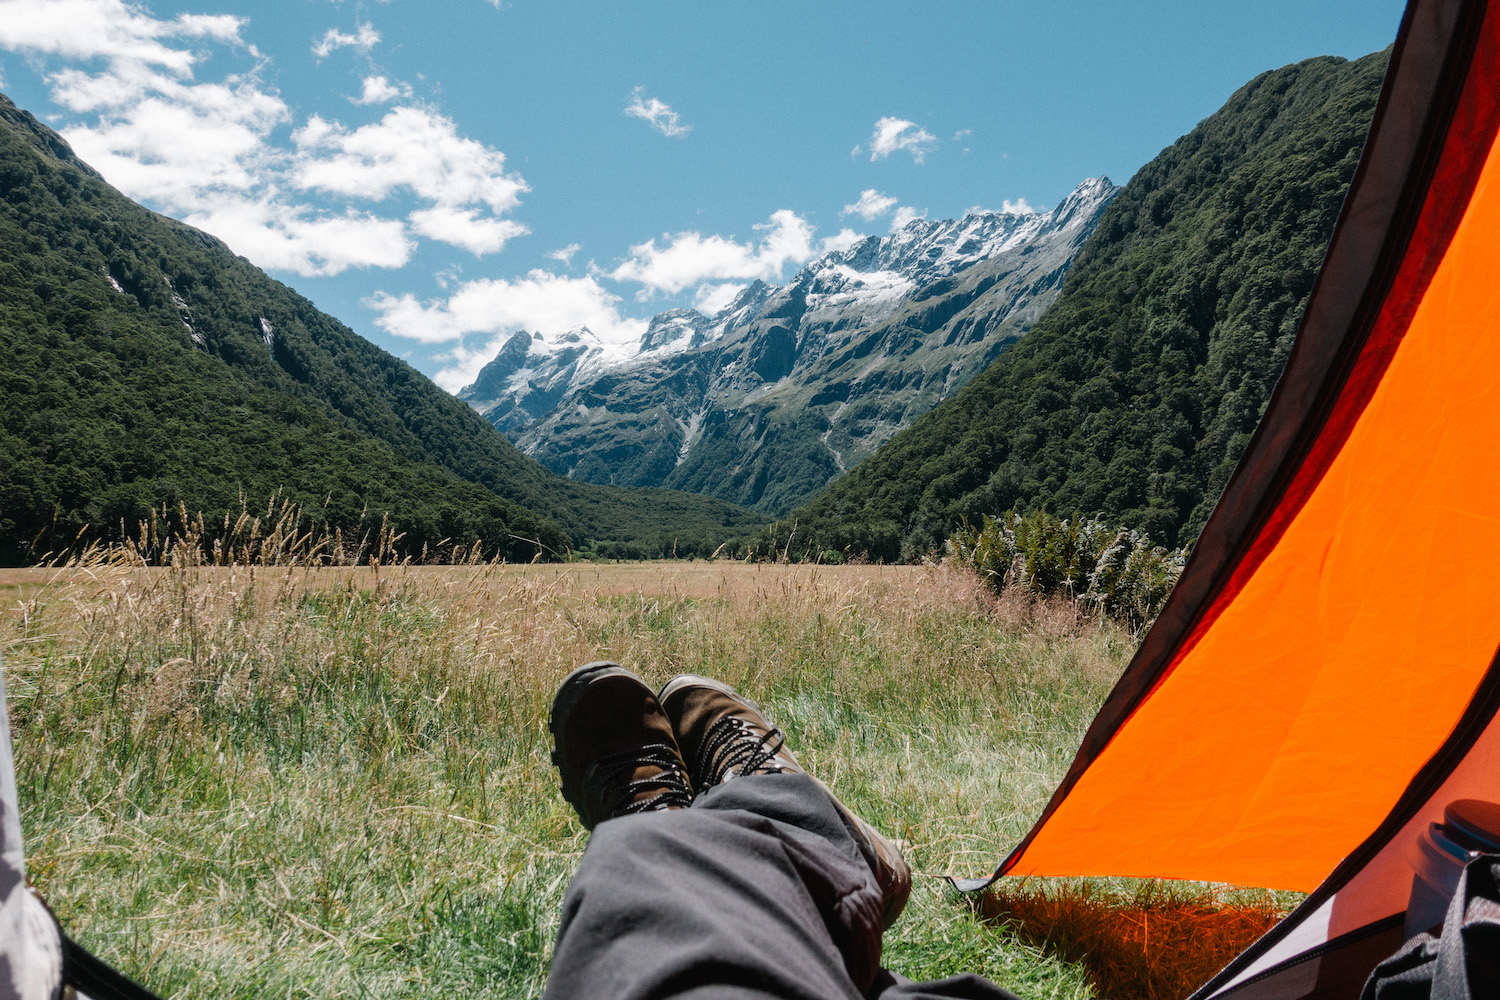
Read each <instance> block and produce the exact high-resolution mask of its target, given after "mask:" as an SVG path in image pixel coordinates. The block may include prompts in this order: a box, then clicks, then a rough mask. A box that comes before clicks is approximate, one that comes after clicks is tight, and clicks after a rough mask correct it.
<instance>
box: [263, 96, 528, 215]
mask: <svg viewBox="0 0 1500 1000" xmlns="http://www.w3.org/2000/svg"><path fill="white" fill-rule="evenodd" d="M292 141H293V142H294V143H296V145H297V150H298V161H297V165H296V169H295V171H294V177H295V179H296V182H297V184H298V185H299V186H301V187H305V188H310V189H313V190H317V191H323V192H327V193H331V194H341V195H346V196H350V197H361V198H373V199H375V200H376V201H380V200H383V199H385V198H387V197H389V196H390V195H392V194H393V193H395V192H397V191H399V190H403V189H404V190H409V191H410V192H412V193H413V194H415V195H417V196H418V197H420V198H424V199H427V200H430V201H432V202H435V203H436V204H438V205H441V206H459V205H470V204H474V203H476V202H483V203H484V204H486V205H488V206H489V207H490V208H491V209H492V210H494V211H496V212H504V211H507V210H509V209H512V208H515V207H516V206H517V205H519V204H520V202H521V198H520V196H521V195H522V194H523V193H524V192H526V191H530V190H531V189H530V188H529V187H527V185H526V182H525V181H524V180H522V179H521V178H520V176H519V175H517V174H507V173H505V154H504V153H502V152H500V151H499V150H498V149H492V148H490V147H489V146H486V145H484V144H483V143H481V142H477V141H475V140H473V139H466V138H464V137H463V136H461V135H459V134H458V128H457V126H455V125H454V123H453V121H452V120H451V119H449V118H446V117H444V116H443V115H440V114H437V113H436V112H433V111H429V110H427V109H424V108H413V107H398V108H392V109H391V110H390V111H387V112H386V114H385V117H384V118H382V119H381V120H380V121H378V122H372V123H371V124H369V125H363V126H361V127H359V128H357V129H354V130H353V131H350V130H347V129H345V128H344V127H343V126H342V125H340V124H339V123H338V122H330V121H327V120H325V119H323V118H322V117H320V116H318V115H313V116H312V117H311V118H309V119H308V121H307V124H306V125H304V126H303V127H302V128H300V129H298V130H297V131H296V132H295V133H293V135H292Z"/></svg>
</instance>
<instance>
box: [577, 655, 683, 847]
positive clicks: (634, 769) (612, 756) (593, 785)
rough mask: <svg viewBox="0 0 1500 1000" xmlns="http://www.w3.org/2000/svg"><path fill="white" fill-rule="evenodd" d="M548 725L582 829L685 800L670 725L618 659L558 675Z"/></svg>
mask: <svg viewBox="0 0 1500 1000" xmlns="http://www.w3.org/2000/svg"><path fill="white" fill-rule="evenodd" d="M548 728H549V729H551V731H552V740H553V750H552V763H554V764H556V765H557V769H558V771H560V772H561V773H562V793H563V798H565V799H567V800H568V802H569V803H571V804H572V806H573V808H574V809H575V810H576V811H577V813H578V818H579V819H580V820H582V821H583V825H584V826H585V827H587V828H588V829H590V830H592V829H593V828H594V827H595V826H597V825H598V824H600V823H602V822H604V821H605V820H607V819H614V818H615V817H616V816H626V815H629V814H632V813H639V812H649V811H652V810H655V809H683V808H686V807H687V806H689V805H692V802H693V789H692V786H691V785H690V784H688V778H687V767H686V765H685V764H684V763H683V760H682V751H681V750H679V749H678V747H677V740H676V738H675V737H674V736H673V735H672V724H671V723H670V722H668V721H667V717H666V716H665V715H664V714H663V713H662V710H661V705H660V703H658V702H657V700H656V696H655V695H654V694H652V693H651V689H650V688H648V687H647V686H646V685H645V683H644V682H643V681H642V680H641V679H640V678H639V677H637V676H636V675H635V674H633V673H631V672H630V671H629V670H626V669H625V668H624V667H622V666H620V665H619V664H618V663H606V662H603V661H600V662H597V663H586V664H584V665H583V666H581V667H579V668H578V669H577V670H574V671H573V672H572V673H571V674H569V675H568V676H567V677H566V678H564V679H563V682H562V684H561V685H560V686H559V687H558V689H557V695H556V696H555V697H554V698H553V699H552V715H551V718H550V719H549V721H548Z"/></svg>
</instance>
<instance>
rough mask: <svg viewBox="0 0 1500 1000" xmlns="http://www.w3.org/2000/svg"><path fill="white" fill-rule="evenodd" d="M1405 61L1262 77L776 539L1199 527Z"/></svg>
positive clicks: (1329, 64) (919, 545)
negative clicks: (1383, 93)
mask: <svg viewBox="0 0 1500 1000" xmlns="http://www.w3.org/2000/svg"><path fill="white" fill-rule="evenodd" d="M1388 55H1389V53H1388V52H1384V53H1375V54H1373V55H1369V56H1366V57H1364V58H1362V59H1358V60H1354V61H1346V60H1343V59H1337V58H1319V59H1310V60H1308V61H1306V62H1303V63H1298V64H1296V65H1293V66H1287V67H1284V68H1282V69H1279V70H1275V71H1273V72H1269V73H1264V74H1262V75H1260V76H1258V77H1256V78H1255V79H1254V80H1252V81H1251V82H1250V83H1248V84H1246V85H1245V86H1244V87H1242V88H1241V89H1240V90H1239V91H1238V92H1236V93H1235V94H1234V96H1233V97H1231V98H1230V100H1229V101H1228V103H1227V104H1225V106H1224V107H1223V108H1222V109H1220V110H1219V111H1218V112H1216V113H1215V114H1214V115H1212V116H1211V117H1209V118H1207V119H1205V120H1204V121H1203V122H1201V123H1200V124H1199V125H1198V127H1197V128H1195V129H1193V131H1192V132H1190V133H1188V134H1187V135H1185V136H1183V137H1182V138H1181V139H1179V140H1178V141H1177V142H1176V143H1175V144H1173V145H1172V146H1171V147H1169V148H1168V149H1166V150H1164V151H1163V152H1162V153H1161V154H1160V155H1159V156H1157V157H1156V159H1154V160H1152V161H1151V162H1150V163H1149V164H1147V165H1146V166H1144V167H1142V168H1141V170H1140V171H1139V172H1138V173H1137V174H1136V175H1135V177H1133V178H1132V179H1131V181H1130V183H1129V184H1127V185H1126V187H1125V189H1124V190H1123V191H1122V192H1121V193H1120V194H1119V195H1118V196H1117V197H1116V198H1115V200H1114V202H1113V203H1112V204H1111V205H1110V207H1109V208H1108V209H1106V211H1105V214H1104V216H1103V218H1102V219H1101V220H1100V222H1099V226H1098V228H1097V229H1096V230H1095V231H1094V234H1093V235H1092V236H1091V237H1090V239H1089V241H1088V242H1087V243H1086V244H1085V245H1084V247H1083V249H1082V250H1081V251H1080V252H1079V255H1078V257H1077V258H1076V259H1075V260H1074V263H1073V267H1072V270H1071V271H1070V272H1069V275H1068V278H1067V280H1066V282H1065V283H1064V285H1063V291H1062V294H1061V296H1060V297H1059V298H1058V300H1057V302H1056V303H1054V304H1053V306H1052V308H1051V309H1050V310H1048V312H1047V313H1046V314H1045V315H1044V316H1043V317H1042V318H1041V319H1040V320H1039V321H1038V322H1037V324H1036V325H1035V326H1034V327H1033V328H1032V330H1031V332H1030V333H1029V334H1027V335H1026V336H1025V337H1024V338H1022V339H1021V340H1020V341H1019V342H1018V343H1017V344H1016V345H1015V346H1014V347H1012V348H1011V349H1010V350H1009V351H1007V352H1006V353H1005V354H1002V355H1001V356H1000V357H999V358H997V359H996V360H995V361H994V362H993V363H992V364H991V365H990V367H989V368H988V369H986V370H985V371H984V372H983V373H982V374H980V375H979V376H978V377H977V378H976V379H975V380H974V381H973V382H971V383H970V384H969V385H968V386H967V387H965V388H964V389H963V390H961V391H960V392H959V393H957V394H956V395H955V396H953V397H952V398H950V399H948V400H947V401H945V402H944V403H942V404H940V405H939V406H938V407H936V408H935V409H934V410H932V411H931V412H930V413H928V414H926V415H925V416H923V417H922V418H920V419H919V420H918V421H917V422H916V423H915V424H913V425H912V426H911V427H910V428H908V429H907V430H905V431H903V432H902V433H901V434H899V435H897V436H896V437H894V438H892V439H891V440H890V441H889V442H887V443H886V444H885V445H884V446H883V447H882V448H881V449H880V450H879V451H877V452H876V453H875V454H874V455H872V456H871V457H870V458H869V459H867V460H866V461H865V462H863V463H862V464H861V465H859V466H857V467H856V468H855V469H853V470H852V471H851V472H850V473H849V474H848V475H846V476H844V477H843V478H841V479H839V480H836V481H835V482H834V483H833V484H831V485H830V486H829V487H828V489H826V490H825V491H824V492H822V493H821V494H819V495H818V496H817V497H815V498H814V499H813V500H811V501H810V502H808V503H807V504H805V505H804V506H803V507H801V508H799V509H798V510H797V511H795V512H794V513H793V514H792V515H790V516H788V517H787V518H786V519H785V520H783V521H780V522H777V524H775V525H774V526H773V527H772V528H771V529H768V531H767V532H766V533H765V534H764V535H763V537H762V539H761V542H760V547H761V548H762V549H763V550H764V551H767V552H769V551H770V550H771V549H772V547H773V546H774V548H775V550H776V551H784V552H791V553H792V554H793V555H796V554H798V553H813V554H822V553H825V552H827V551H828V550H833V551H835V552H842V553H846V554H849V555H856V556H858V555H863V556H866V557H868V558H872V559H883V560H895V559H912V558H917V557H920V556H922V555H923V554H925V553H928V552H932V551H935V550H936V549H937V548H938V547H939V546H940V545H941V544H942V542H943V540H944V539H945V538H946V537H948V536H949V535H950V534H951V533H952V532H953V531H954V530H955V529H956V528H957V527H959V526H960V525H963V524H965V523H969V524H978V523H979V521H980V519H981V518H982V517H983V516H984V515H987V514H989V515H993V514H999V513H1000V512H1002V511H1007V510H1012V509H1018V510H1026V509H1047V510H1051V511H1054V512H1057V513H1060V514H1068V513H1071V512H1080V513H1083V514H1085V515H1089V516H1092V515H1098V516H1101V517H1103V518H1104V519H1105V521H1107V522H1108V523H1111V524H1119V525H1124V526H1126V527H1128V528H1132V529H1136V530H1139V531H1141V532H1144V533H1145V534H1146V535H1148V536H1149V537H1150V538H1151V539H1152V540H1154V541H1155V542H1157V543H1161V544H1165V545H1168V546H1177V545H1181V544H1185V543H1188V542H1190V541H1191V540H1192V539H1194V538H1196V537H1197V533H1198V531H1199V530H1200V529H1201V528H1202V526H1203V524H1204V521H1205V520H1206V519H1207V517H1208V515H1209V513H1210V511H1211V510H1212V509H1213V505H1214V503H1215V502H1216V501H1217V499H1218V495H1219V492H1220V491H1221V490H1222V489H1223V487H1224V484H1225V483H1226V482H1227V480H1228V477H1229V474H1230V472H1231V471H1232V470H1233V468H1234V464H1235V462H1236V461H1237V460H1238V458H1239V455H1240V453H1241V451H1243V449H1244V447H1245V445H1246V443H1248V441H1249V438H1250V434H1251V433H1252V432H1253V431H1254V429H1255V425H1256V422H1257V421H1258V420H1259V418H1260V414H1261V411H1262V410H1263V409H1264V408H1265V405H1266V402H1267V400H1268V398H1269V396H1270V392H1271V389H1272V387H1273V386H1274V384H1275V382H1276V379H1277V378H1278V377H1279V375H1280V373H1281V369H1282V366H1283V365H1284V364H1285V362H1286V358H1287V354H1288V351H1289V350H1290V348H1291V343H1292V339H1293V337H1294V335H1295V332H1296V328H1297V323H1298V320H1299V318H1300V317H1301V314H1302V309H1303V307H1304V305H1305V304H1306V301H1307V296H1308V293H1309V292H1310V291H1311V289H1312V284H1313V280H1314V278H1315V277H1316V275H1317V270H1318V267H1319V264H1320V263H1321V261H1322V257H1323V252H1324V249H1325V248H1326V246H1327V243H1328V239H1329V237H1330V236H1331V235H1332V232H1333V225H1334V222H1335V220H1336V218H1337V216H1338V211H1339V207H1340V204H1341V203H1342V200H1343V197H1344V192H1345V190H1346V189H1347V188H1348V185H1349V181H1350V179H1351V178H1352V176H1353V174H1354V169H1355V166H1356V165H1357V163H1358V161H1359V155H1360V151H1361V149H1362V147H1363V143H1364V138H1365V133H1366V131H1367V130H1368V128H1369V124H1370V120H1371V117H1372V116H1373V113H1374V108H1375V102H1376V99H1377V97H1378V95H1379V90H1380V82H1381V78H1382V74H1383V73H1384V70H1385V64H1386V61H1387V58H1388Z"/></svg>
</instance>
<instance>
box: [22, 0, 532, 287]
mask: <svg viewBox="0 0 1500 1000" xmlns="http://www.w3.org/2000/svg"><path fill="white" fill-rule="evenodd" d="M245 24H246V22H245V21H244V20H243V19H241V18H236V17H225V16H211V17H210V16H200V15H191V14H185V15H181V16H179V17H176V18H173V19H170V20H162V19H157V18H155V17H153V16H152V15H151V14H150V12H149V11H148V10H147V9H146V8H145V7H142V6H138V5H135V4H127V3H124V2H122V0H0V49H5V50H9V51H12V52H17V53H20V54H22V55H24V56H26V57H28V58H31V59H35V60H37V62H38V63H39V64H40V68H41V72H42V74H43V77H44V79H45V80H46V82H47V84H48V87H49V89H50V92H51V96H52V99H53V100H54V101H55V102H56V103H57V105H58V106H59V107H60V108H61V109H63V111H64V112H65V118H64V120H63V121H62V122H61V123H60V128H59V130H60V131H61V132H62V133H63V135H64V137H65V138H66V139H67V140H68V141H69V142H70V143H71V144H72V145H73V148H74V149H75V150H76V151H77V152H78V154H79V155H80V156H81V157H83V158H84V159H85V160H87V161H88V162H89V163H91V164H92V165H93V166H94V167H95V168H96V169H98V170H99V171H100V172H101V173H102V174H103V175H104V176H105V177H106V178H108V180H109V181H110V183H112V184H114V185H115V186H116V187H118V188H120V189H121V190H122V191H124V192H125V193H126V194H127V195H129V196H131V197H133V198H137V199H140V200H143V201H146V202H148V203H150V204H151V205H152V207H154V208H157V209H159V210H161V211H164V212H167V213H169V214H171V215H174V216H176V217H178V218H181V219H183V220H184V221H186V222H188V223H190V224H192V225H195V226H199V227H201V228H203V229H206V230H208V231H209V232H212V233H214V234H215V235H217V236H219V237H220V238H222V239H224V240H225V241H226V242H227V243H229V245H230V246H231V247H233V248H234V249H235V250H236V251H237V252H239V253H242V254H244V255H245V256H247V257H249V258H250V259H252V260H254V261H255V262H256V263H257V264H259V265H261V266H262V267H270V268H277V269H282V270H289V271H294V272H296V273H298V274H303V275H321V274H337V273H339V272H341V271H344V270H346V269H348V268H352V267H381V268H390V267H400V266H403V265H404V264H406V263H407V262H408V261H409V260H410V258H411V255H412V253H413V252H414V250H415V248H416V246H417V240H418V239H421V238H425V239H430V240H438V241H442V242H446V243H450V244H452V245H454V246H459V247H462V248H465V249H467V250H470V251H472V252H474V253H492V252H495V251H497V250H499V249H501V248H502V247H503V246H504V245H505V243H506V242H507V241H508V240H509V239H511V238H513V237H515V236H518V235H520V234H521V233H524V232H525V231H526V227H525V226H524V225H522V224H521V223H519V222H517V221H515V220H513V219H509V218H503V217H502V216H505V215H507V214H509V213H511V212H512V211H513V210H514V209H515V208H516V207H517V206H518V205H519V198H520V195H521V194H522V193H524V192H526V191H527V190H529V189H528V188H527V186H526V182H525V181H524V180H523V179H522V178H521V177H520V176H519V175H517V174H515V173H513V172H509V171H507V170H506V168H505V156H504V154H502V153H501V152H500V151H499V150H496V149H492V148H490V147H488V146H485V145H484V144H482V143H479V142H476V141H474V140H471V139H467V138H465V137H463V136H461V135H460V134H459V133H458V131H457V128H456V126H455V125H454V123H453V122H452V121H451V120H449V119H448V118H446V117H444V116H443V115H441V114H440V113H438V112H437V111H434V110H432V109H427V108H414V107H398V108H393V109H390V110H388V111H387V112H386V113H385V116H384V117H383V118H381V119H380V120H379V121H376V122H371V123H366V124H362V125H354V126H350V125H346V124H344V123H342V122H339V121H333V120H326V119H323V118H321V117H317V116H314V117H312V118H310V119H307V120H306V121H305V122H304V123H303V124H302V125H301V126H300V127H296V128H294V129H293V130H292V132H291V135H292V140H291V141H290V142H287V141H285V140H282V139H280V138H279V136H280V135H283V134H284V133H283V132H282V129H283V127H284V126H286V125H288V124H291V125H296V124H297V123H296V121H295V118H294V115H293V113H292V111H291V109H290V108H289V107H288V106H287V105H286V103H285V102H284V101H282V99H281V97H280V96H279V94H278V93H277V91H276V90H275V89H274V88H273V87H271V86H269V85H268V84H266V83H265V82H264V80H263V76H264V75H268V74H267V73H266V70H267V68H268V67H269V65H270V64H269V60H267V59H265V58H264V57H263V56H261V55H260V53H259V52H258V51H256V49H255V47H254V46H252V45H250V44H248V43H247V42H246V41H245V39H244V37H243V29H244V27H245ZM367 28H368V26H367V25H361V26H360V28H359V31H358V32H357V33H356V34H355V35H354V36H342V37H344V38H352V39H353V42H351V43H349V44H354V45H360V46H363V45H365V44H366V42H368V44H371V45H373V44H374V42H373V41H370V40H369V39H370V38H371V37H374V38H378V34H377V33H375V32H374V31H373V29H369V30H368V31H366V29H367ZM361 36H363V40H362V38H361ZM340 44H344V43H342V42H341V43H340ZM218 47H228V48H229V49H231V50H233V51H232V52H231V53H230V55H229V56H228V57H227V60H228V62H229V64H230V65H236V64H237V65H238V67H239V68H238V69H237V70H236V71H233V72H231V71H229V70H227V69H226V70H225V71H223V72H222V75H220V76H218V77H217V78H212V79H203V80H199V79H195V78H194V71H195V70H197V69H199V68H200V67H201V66H202V65H203V64H204V63H205V62H206V61H207V60H208V59H209V58H210V57H211V56H214V55H215V53H216V52H218V51H220V49H219V48H218ZM329 51H332V49H329ZM247 58H248V61H249V65H248V66H246V65H245V62H246V60H247ZM225 61H226V57H220V58H219V59H217V60H215V65H223V64H224V63H225ZM403 96H406V92H405V91H404V90H403V89H402V88H401V87H400V86H398V85H397V84H393V83H392V82H391V81H389V80H386V79H385V78H384V77H371V78H369V79H367V80H366V81H365V84H364V91H363V93H362V94H361V98H360V100H361V101H364V100H366V99H368V103H372V104H373V103H379V102H381V101H387V100H394V99H396V98H398V97H403Z"/></svg>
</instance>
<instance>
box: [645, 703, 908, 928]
mask: <svg viewBox="0 0 1500 1000" xmlns="http://www.w3.org/2000/svg"><path fill="white" fill-rule="evenodd" d="M656 698H657V701H659V702H661V706H662V709H663V711H665V712H666V715H667V719H668V720H670V722H671V724H672V731H673V732H674V733H676V734H677V745H678V746H679V747H681V748H682V756H683V759H684V760H686V761H687V762H688V774H689V776H690V778H691V780H692V783H693V787H694V788H695V789H697V790H698V792H699V793H700V794H701V793H703V792H706V791H708V790H709V789H710V788H712V787H713V786H715V785H718V784H722V783H723V782H725V781H730V780H732V779H734V778H738V777H743V776H744V775H747V774H775V773H778V772H792V773H796V774H806V773H807V772H806V771H804V770H803V768H802V766H801V765H800V764H798V763H797V758H795V757H793V756H792V752H791V751H790V750H788V749H787V748H786V739H785V737H784V736H783V734H782V732H781V730H780V729H778V728H776V727H775V726H774V725H772V724H771V722H770V721H769V720H767V719H766V717H765V714H764V713H762V712H761V710H760V707H759V706H758V705H756V704H755V702H753V701H751V700H750V699H749V698H746V697H745V696H744V695H742V694H740V693H739V692H737V691H736V690H735V689H734V688H732V687H730V686H729V685H728V684H724V683H722V682H720V681H716V680H713V679H711V678H708V677H699V676H698V675H696V674H681V675H679V676H677V677H674V678H672V679H671V680H669V681H667V683H666V684H664V685H663V686H662V689H661V690H660V691H659V692H657V695H656ZM814 780H816V779H814ZM818 784H820V785H822V786H823V790H824V791H826V792H827V793H828V797H829V798H830V799H832V800H833V804H834V805H835V806H837V807H838V810H839V813H840V814H842V815H843V817H844V820H845V822H846V825H847V826H848V827H849V829H850V832H851V833H852V834H853V835H854V840H855V843H857V844H858V845H859V849H860V853H862V854H863V855H864V858H865V861H866V863H867V864H869V866H870V870H871V871H872V872H874V873H875V880H876V882H878V883H879V885H880V891H881V895H882V896H883V897H884V900H885V907H884V917H885V921H884V922H885V926H886V927H890V926H891V924H893V923H895V922H896V918H897V917H899V916H900V915H901V911H902V909H903V908H905V906H906V901H907V899H908V898H909V897H910V896H911V867H910V866H909V865H907V863H906V859H905V858H903V857H902V856H901V849H900V848H898V847H897V846H896V845H895V844H894V843H892V842H891V841H890V840H889V839H888V838H886V837H885V836H884V835H883V834H881V832H880V831H879V830H877V829H875V828H874V827H873V826H871V825H870V824H869V823H866V822H865V821H864V820H863V819H860V818H859V817H858V816H856V815H855V814H854V813H853V812H851V811H850V809H849V807H848V806H846V805H844V804H843V803H842V802H840V801H839V799H838V796H836V795H834V794H833V791H832V790H831V789H829V788H828V786H827V785H823V783H822V782H821V781H820V782H818Z"/></svg>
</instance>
